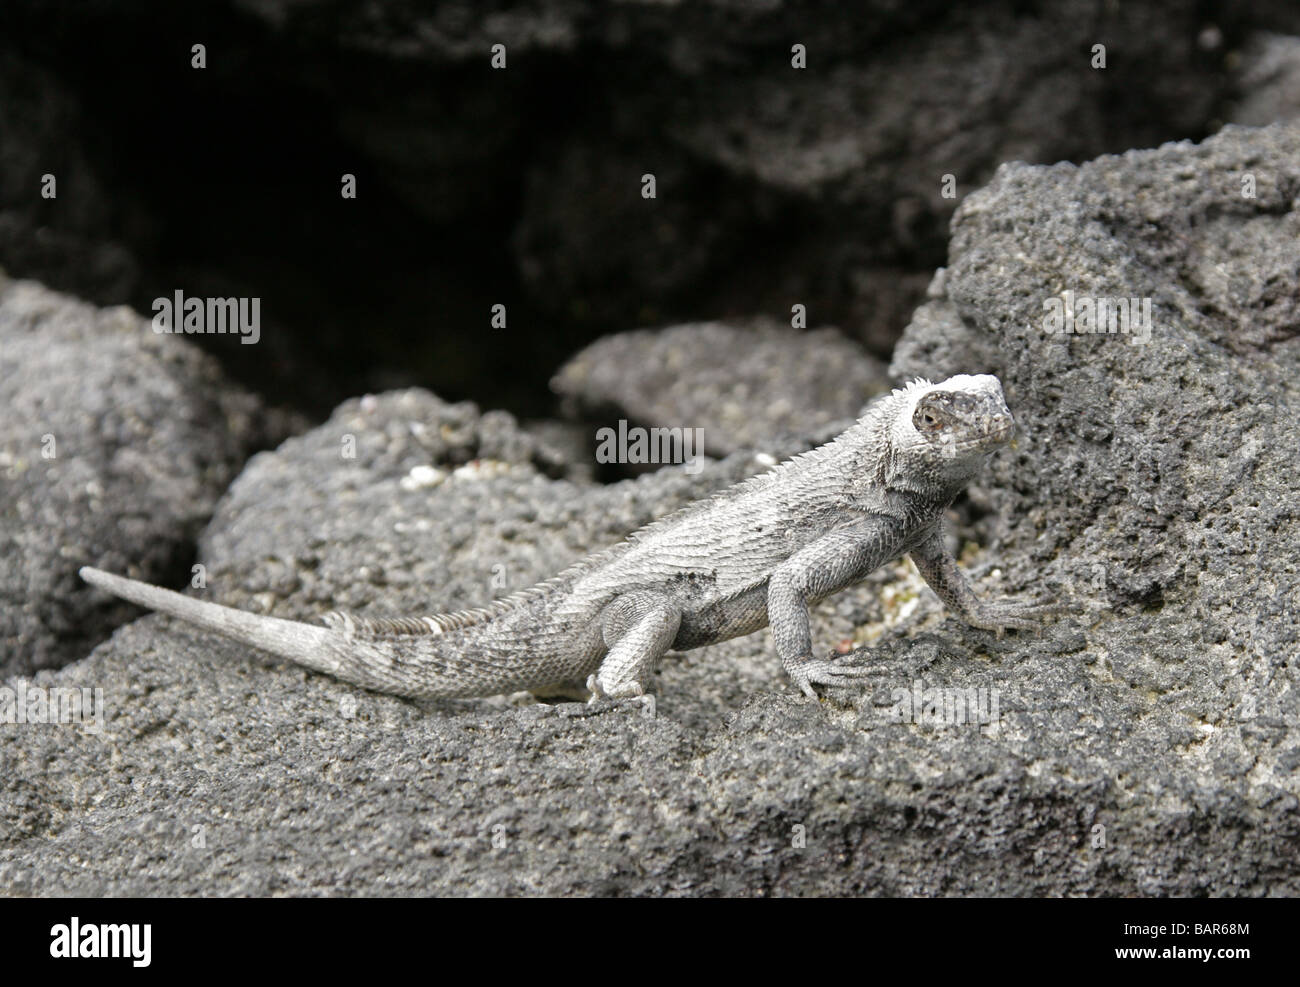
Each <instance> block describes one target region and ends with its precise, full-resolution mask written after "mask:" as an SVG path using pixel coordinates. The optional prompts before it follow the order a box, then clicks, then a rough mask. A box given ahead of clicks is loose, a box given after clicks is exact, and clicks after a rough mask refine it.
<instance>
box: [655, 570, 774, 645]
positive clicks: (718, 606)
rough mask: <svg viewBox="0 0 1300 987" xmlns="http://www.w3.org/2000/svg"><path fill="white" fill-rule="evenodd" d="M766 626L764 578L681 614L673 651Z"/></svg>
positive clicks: (735, 635) (717, 640)
mask: <svg viewBox="0 0 1300 987" xmlns="http://www.w3.org/2000/svg"><path fill="white" fill-rule="evenodd" d="M766 626H767V580H763V581H762V582H761V583H757V584H756V585H754V586H751V587H748V588H747V589H745V590H743V591H741V592H740V593H737V594H734V595H732V596H727V597H722V598H714V599H711V600H709V601H707V602H706V603H704V604H703V605H702V606H697V607H693V608H692V609H690V610H688V611H685V612H684V613H683V614H682V623H681V626H680V627H679V628H678V630H677V636H676V637H675V638H673V644H672V647H673V650H674V651H688V650H690V649H691V648H699V647H702V646H703V645H706V644H716V643H717V642H719V641H729V640H731V638H733V637H743V636H744V635H746V634H752V633H754V631H757V630H761V629H762V628H764V627H766Z"/></svg>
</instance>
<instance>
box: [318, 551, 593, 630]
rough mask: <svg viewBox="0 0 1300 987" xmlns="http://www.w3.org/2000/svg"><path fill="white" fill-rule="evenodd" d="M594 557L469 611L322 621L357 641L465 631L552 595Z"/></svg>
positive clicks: (336, 613)
mask: <svg viewBox="0 0 1300 987" xmlns="http://www.w3.org/2000/svg"><path fill="white" fill-rule="evenodd" d="M595 558H596V557H595V556H589V557H588V558H585V559H579V560H578V561H577V562H575V563H573V565H571V566H569V567H568V568H566V569H563V570H561V571H560V572H558V573H556V574H555V575H554V576H552V577H551V578H550V579H547V580H545V581H543V582H540V583H537V584H536V585H533V586H530V587H528V588H527V589H523V590H520V591H518V592H516V593H511V594H510V595H509V596H504V597H502V598H501V599H499V600H493V601H492V602H491V603H489V604H488V605H487V606H485V607H475V608H473V609H469V610H453V611H451V612H450V613H433V614H426V615H425V616H423V617H366V616H362V615H361V614H355V613H348V612H346V611H342V610H333V611H331V612H330V613H327V614H325V615H324V616H323V617H322V618H321V620H322V621H323V622H324V624H325V626H326V627H328V628H329V629H330V630H333V631H338V632H339V633H340V634H343V635H344V636H345V637H348V638H352V639H354V640H370V639H375V638H384V637H396V636H403V635H414V636H421V635H435V634H445V633H447V632H448V631H459V630H464V629H465V628H467V627H474V626H477V625H479V624H483V623H486V622H487V621H489V620H492V619H494V618H496V617H500V616H501V615H503V614H506V613H509V612H511V611H512V610H516V609H518V608H520V607H522V606H525V605H527V604H529V603H532V602H534V601H537V600H541V599H545V598H547V597H549V596H550V595H551V594H552V593H553V592H554V591H555V588H556V585H557V584H560V583H566V582H568V581H569V580H570V579H572V577H573V576H574V575H575V574H576V573H578V572H579V571H582V570H584V569H587V568H589V567H590V566H591V565H592V564H593V562H594V561H595Z"/></svg>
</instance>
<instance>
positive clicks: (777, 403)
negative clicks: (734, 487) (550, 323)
mask: <svg viewBox="0 0 1300 987" xmlns="http://www.w3.org/2000/svg"><path fill="white" fill-rule="evenodd" d="M551 386H552V388H553V389H554V390H556V391H557V392H558V393H560V394H561V395H563V396H564V397H565V398H566V399H568V402H569V403H570V404H571V409H570V410H571V413H573V414H575V415H584V416H587V417H618V416H625V417H626V418H628V419H629V420H631V421H632V422H633V423H634V424H640V425H646V426H661V427H667V428H702V429H704V447H705V449H706V450H707V451H708V452H709V454H710V455H715V456H717V455H727V454H728V453H731V452H735V451H737V450H738V449H752V448H755V447H757V446H759V445H761V444H762V443H763V442H766V441H769V440H771V439H774V438H777V437H780V436H783V435H790V434H792V433H797V432H804V433H806V432H810V431H814V430H817V429H821V428H823V427H825V426H828V425H831V424H834V423H843V422H845V421H846V420H848V421H851V420H852V419H854V418H856V417H857V416H858V415H859V414H860V412H861V410H862V407H863V405H865V404H866V403H867V402H868V401H869V400H870V399H871V398H873V397H876V396H877V395H880V394H883V393H885V392H886V391H888V390H889V380H888V378H887V377H886V376H885V366H884V364H883V363H881V362H880V361H879V360H877V359H876V358H875V357H873V356H871V355H870V354H869V353H866V352H865V351H864V350H863V349H862V347H860V346H859V345H858V344H857V343H854V342H853V341H851V340H849V339H846V338H845V337H844V336H842V335H840V333H839V332H838V331H837V330H834V329H818V330H815V331H813V332H806V333H805V332H799V331H796V330H794V329H791V328H789V327H788V326H781V325H780V324H777V323H774V322H771V321H767V320H760V321H756V322H755V323H753V324H752V325H749V326H740V325H730V324H726V323H721V322H704V323H693V324H690V325H682V326H672V327H671V328H667V329H659V330H650V329H640V330H634V331H632V332H624V333H618V334H617V335H614V336H607V337H605V338H604V339H601V340H598V341H597V342H595V343H593V344H592V345H591V346H589V347H587V348H586V349H585V350H583V351H582V352H581V353H578V354H577V355H576V356H574V357H573V359H571V360H570V361H569V362H568V363H566V364H565V365H564V366H563V367H562V368H561V369H560V372H559V373H558V374H556V376H555V379H554V380H553V381H552V382H551Z"/></svg>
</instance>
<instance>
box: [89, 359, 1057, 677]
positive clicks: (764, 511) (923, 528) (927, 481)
mask: <svg viewBox="0 0 1300 987" xmlns="http://www.w3.org/2000/svg"><path fill="white" fill-rule="evenodd" d="M1012 429H1013V423H1012V419H1011V413H1010V412H1009V411H1008V410H1007V406H1006V403H1005V401H1004V400H1003V397H1002V386H1001V384H1000V383H999V382H998V379H997V378H996V377H991V376H967V375H960V376H957V377H952V378H950V379H948V380H946V381H943V382H942V383H940V384H931V383H929V382H928V381H924V380H918V381H914V382H913V383H911V384H909V385H908V386H907V387H906V388H903V389H902V390H897V391H894V392H893V393H892V394H890V395H888V396H886V397H883V398H881V399H880V400H879V401H877V402H875V403H874V404H873V405H872V406H871V407H870V408H869V409H868V410H867V412H866V414H865V415H864V416H863V417H862V419H861V420H859V421H858V422H857V423H856V424H854V425H853V426H852V427H851V428H849V429H848V430H847V431H845V432H844V433H842V434H841V435H839V436H837V437H836V438H835V439H834V440H832V441H831V442H829V443H827V444H826V445H824V446H821V447H820V448H818V449H814V450H813V451H811V452H808V453H805V454H803V455H801V456H796V457H795V458H794V459H791V460H788V461H787V462H785V463H782V464H781V465H780V466H777V467H775V468H774V469H772V470H770V471H769V472H767V473H764V474H762V475H761V476H757V477H754V478H752V479H750V480H746V481H745V482H743V483H740V484H737V485H736V486H734V487H731V488H729V489H727V490H724V491H722V492H721V493H719V494H716V495H714V496H713V497H710V498H708V499H706V500H702V501H699V502H697V503H695V504H691V505H690V506H688V507H686V508H684V509H683V510H681V511H678V512H677V513H675V514H672V515H669V516H668V517H666V518H662V519H661V520H659V521H656V522H654V523H653V524H650V525H648V526H646V527H645V528H642V529H641V530H640V531H638V532H636V533H635V534H633V535H631V536H630V537H629V538H628V539H626V540H625V541H623V542H621V543H619V544H618V545H615V546H613V547H612V548H609V549H607V550H606V551H604V552H600V553H598V554H596V555H593V556H590V557H589V558H587V559H585V560H583V561H582V562H579V563H577V564H576V565H574V566H572V567H570V568H569V569H566V570H565V571H564V572H562V573H560V574H559V575H557V576H555V577H554V578H552V579H549V580H547V581H546V582H544V583H541V584H539V585H537V586H535V587H533V588H532V589H529V590H525V591H523V592H522V593H517V594H515V595H513V596H510V597H507V598H505V599H503V600H499V601H497V602H495V603H493V604H492V605H491V606H489V607H485V608H483V609H481V610H466V611H460V612H458V613H453V614H436V615H432V616H426V617H404V618H398V619H394V620H385V619H368V618H364V617H357V616H350V615H347V614H341V613H331V614H327V615H326V616H325V618H324V623H325V626H324V627H316V626H313V625H310V624H303V623H298V622H295V621H286V620H278V619H276V618H272V617H261V616H257V615H254V614H249V613H245V612H243V611H239V610H234V609H231V608H229V607H221V606H217V605H215V604H211V603H204V602H202V601H199V600H194V599H191V598H189V597H185V596H181V595H179V594H177V593H172V592H171V591H169V590H164V589H160V588H158V587H155V586H150V585H148V584H147V583H140V582H136V581H135V580H131V579H124V578H122V577H120V576H114V575H110V574H109V573H106V572H102V571H100V570H98V569H93V568H90V567H86V568H83V569H82V570H81V574H82V578H84V579H85V580H86V581H87V582H89V583H91V584H93V585H95V586H98V587H101V588H103V589H105V590H108V591H109V592H111V593H114V594H116V595H118V596H121V597H124V598H125V599H128V600H131V601H132V602H135V603H138V604H140V605H142V606H145V607H150V608H152V609H154V610H159V611H161V612H164V613H168V614H171V615H173V616H177V617H180V618H182V619H184V620H187V621H190V622H191V623H195V624H198V625H199V626H202V627H206V628H209V629H211V630H215V631H217V632H219V633H222V634H225V635H227V636H229V637H233V638H235V639H236V640H239V641H242V642H244V643H246V644H249V645H252V646H254V647H257V648H261V649H263V650H265V651H269V652H271V653H273V654H276V655H280V656H281V657H285V658H289V659H291V660H293V661H296V662H298V663H300V664H302V665H305V666H307V667H309V668H313V669H316V670H317V671H321V672H325V673H327V674H330V675H334V676H336V677H338V678H340V679H343V680H345V681H348V682H352V683H355V684H357V685H360V686H363V687H365V688H368V689H374V690H377V691H379V692H387V693H392V694H395V695H400V696H410V697H414V698H427V697H467V696H487V695H495V694H497V693H502V692H510V691H514V690H518V689H537V690H541V689H553V688H556V687H560V688H565V687H568V688H572V687H574V686H578V685H581V684H582V683H584V682H585V684H586V687H587V689H588V690H589V691H590V692H591V695H592V699H593V700H595V699H598V698H601V697H609V698H612V699H628V698H634V697H639V696H641V695H643V694H644V692H645V689H646V686H647V684H648V682H649V679H650V676H651V674H652V673H653V671H654V668H655V665H656V663H657V662H658V661H659V659H660V658H661V657H662V656H663V654H664V652H666V651H668V650H669V649H675V650H678V651H684V650H688V649H690V648H699V647H703V646H704V645H707V644H714V643H716V642H718V641H725V640H728V639H730V638H733V637H739V636H740V635H743V634H749V633H752V632H754V631H756V630H759V629H760V628H762V627H764V626H766V625H770V626H771V628H772V637H773V640H774V641H775V643H776V647H777V651H778V652H779V654H780V656H781V662H782V665H783V666H784V668H785V670H786V672H787V673H788V674H789V676H790V678H791V679H792V680H793V682H794V683H795V685H797V686H798V687H799V688H800V689H801V690H802V691H803V692H804V693H805V694H807V695H809V696H815V695H816V692H815V691H814V686H817V685H835V684H840V683H843V682H845V681H846V680H849V679H852V678H854V677H856V676H860V675H862V674H865V671H866V670H865V669H864V668H863V667H862V666H860V665H856V664H846V663H844V662H838V661H832V660H828V659H823V658H818V657H816V655H815V654H814V652H813V646H812V641H811V638H810V636H809V630H808V607H809V605H810V604H814V603H817V602H818V601H820V600H823V599H825V598H826V597H828V596H830V595H831V594H833V593H836V592H838V591H840V590H842V589H844V588H845V587H846V586H850V585H852V584H853V583H856V582H859V581H860V580H862V579H864V578H865V577H866V576H867V575H868V574H870V573H871V572H872V571H873V570H875V569H876V568H878V567H879V566H880V565H882V564H884V563H885V562H888V561H889V560H890V559H893V558H896V557H898V556H900V555H903V554H910V555H911V557H912V559H913V561H914V562H915V563H916V567H917V569H918V570H919V571H920V573H921V575H922V576H923V577H924V578H925V580H926V582H928V583H929V584H930V586H931V587H932V588H933V589H934V590H935V592H936V593H937V594H938V595H939V598H940V599H941V600H943V602H944V603H945V604H946V605H947V606H948V607H950V608H951V609H953V610H954V611H955V612H956V613H957V614H958V615H959V616H961V617H963V618H964V619H965V620H966V621H967V622H968V623H970V624H972V625H973V626H976V627H982V628H989V629H993V630H997V631H998V632H999V633H1000V632H1001V631H1002V630H1003V629H1005V628H1028V627H1033V626H1034V625H1035V620H1036V619H1037V618H1040V617H1042V616H1044V615H1046V614H1048V613H1051V612H1054V608H1051V607H1042V606H1032V605H1025V604H1018V603H1010V602H1002V603H997V604H988V603H983V602H981V601H980V600H978V599H977V598H976V597H975V594H974V593H973V592H972V590H971V588H970V585H969V583H968V582H967V581H966V578H965V576H964V575H962V573H961V571H960V570H959V569H958V568H957V565H956V562H955V561H954V560H953V559H952V557H951V556H949V555H948V553H947V551H946V550H945V548H944V545H943V532H942V519H943V513H944V510H945V509H946V508H947V507H948V505H949V504H951V503H952V501H953V498H954V497H956V496H957V494H958V493H959V492H960V491H961V490H962V489H963V488H964V487H965V486H966V484H967V482H968V481H969V480H970V478H971V477H972V476H973V475H974V473H975V472H976V470H977V469H978V468H979V467H980V465H981V464H982V463H983V461H984V459H985V457H986V456H987V455H988V453H989V452H991V451H992V450H994V449H996V448H997V447H998V446H1000V445H1002V444H1003V443H1005V442H1006V441H1007V440H1008V439H1009V438H1010V437H1011V433H1012Z"/></svg>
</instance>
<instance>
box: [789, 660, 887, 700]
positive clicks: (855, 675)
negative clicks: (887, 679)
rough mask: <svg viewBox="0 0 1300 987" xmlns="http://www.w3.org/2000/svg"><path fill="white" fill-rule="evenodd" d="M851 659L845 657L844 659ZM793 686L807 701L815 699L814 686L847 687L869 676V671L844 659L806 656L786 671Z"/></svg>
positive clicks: (863, 666) (815, 691)
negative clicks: (795, 686)
mask: <svg viewBox="0 0 1300 987" xmlns="http://www.w3.org/2000/svg"><path fill="white" fill-rule="evenodd" d="M848 657H852V656H848V655H846V656H845V658H848ZM786 672H787V674H788V675H789V676H790V679H791V680H792V681H793V682H794V684H795V685H797V686H798V687H799V691H800V692H802V693H803V694H804V695H805V696H807V697H808V698H809V699H816V698H817V690H816V689H814V688H813V686H815V685H848V684H849V683H850V682H851V681H852V680H853V679H860V678H864V677H865V676H868V675H870V674H871V669H869V668H868V667H867V666H866V665H861V664H858V663H857V662H850V661H846V660H845V659H844V658H841V659H838V660H833V661H832V660H830V659H826V658H814V657H813V656H812V655H807V656H805V657H804V658H801V659H800V660H799V661H798V662H795V663H793V664H792V665H791V666H790V667H788V668H787V669H786Z"/></svg>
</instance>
